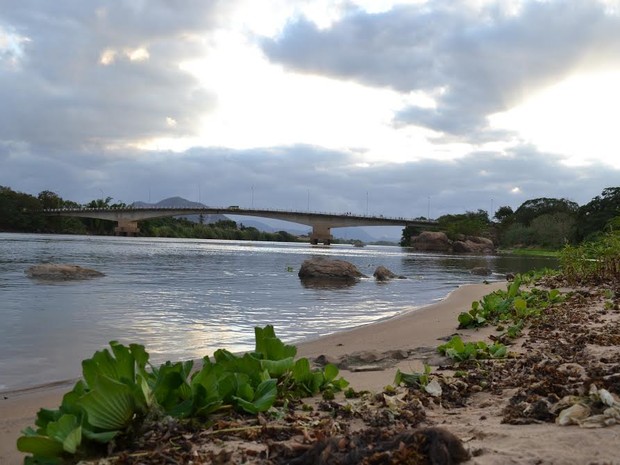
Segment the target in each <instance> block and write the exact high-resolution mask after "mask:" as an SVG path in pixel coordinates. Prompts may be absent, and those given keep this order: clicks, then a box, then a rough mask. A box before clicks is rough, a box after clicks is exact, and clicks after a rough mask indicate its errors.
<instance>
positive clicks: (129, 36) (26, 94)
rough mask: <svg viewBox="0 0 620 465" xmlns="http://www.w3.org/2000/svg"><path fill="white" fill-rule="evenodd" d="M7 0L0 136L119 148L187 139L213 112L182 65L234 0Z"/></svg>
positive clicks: (51, 144)
mask: <svg viewBox="0 0 620 465" xmlns="http://www.w3.org/2000/svg"><path fill="white" fill-rule="evenodd" d="M5 3H7V2H5ZM8 3H11V7H10V8H8V7H7V8H3V10H2V13H0V27H1V29H0V30H4V31H13V32H12V35H11V37H13V38H14V39H13V40H12V42H11V47H8V46H5V47H4V52H3V54H4V56H8V59H10V60H12V63H13V66H12V67H11V68H10V69H5V70H4V72H0V100H1V101H2V102H3V105H2V108H1V109H0V139H2V140H6V141H27V142H28V143H29V144H32V145H36V146H39V147H48V148H58V149H61V148H62V149H65V150H68V149H72V148H74V147H88V146H91V147H94V146H96V147H101V148H105V147H110V146H124V145H126V144H129V143H135V142H136V141H138V142H139V141H142V140H145V139H149V138H152V137H156V136H158V137H180V136H186V135H192V134H194V133H195V132H196V131H197V130H198V125H199V121H200V117H201V116H202V115H203V114H204V113H205V112H207V111H209V110H210V109H211V108H212V106H213V104H214V96H213V95H210V94H208V93H206V92H205V91H204V90H203V89H202V86H201V85H200V84H199V83H198V82H197V81H196V79H195V78H194V77H192V76H191V75H190V74H188V73H187V72H185V71H182V70H181V68H180V67H179V65H180V64H181V63H182V62H183V61H184V60H187V59H191V58H194V57H195V56H200V54H203V53H205V48H204V43H203V39H204V37H206V36H208V34H209V31H210V30H211V29H212V28H214V27H215V24H216V23H217V22H218V21H219V20H220V19H221V17H220V16H221V15H223V14H224V13H225V12H226V9H227V8H229V7H230V5H232V4H234V2H228V3H227V5H228V6H225V5H224V4H225V3H226V2H217V1H215V2H202V1H187V2H167V1H163V0H159V1H149V2H142V1H111V0H107V1H101V2H97V3H92V2H82V1H75V0H74V1H63V2H33V1H29V0H23V1H22V0H20V1H13V2H8ZM7 34H8V33H5V35H7ZM15 38H19V39H20V40H19V41H18V40H17V39H15ZM5 42H8V41H5ZM6 60H7V58H5V59H4V61H6ZM0 69H1V68H0ZM169 119H174V120H175V121H176V123H177V124H175V125H170V124H168V121H169Z"/></svg>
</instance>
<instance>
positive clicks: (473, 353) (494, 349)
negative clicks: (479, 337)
mask: <svg viewBox="0 0 620 465" xmlns="http://www.w3.org/2000/svg"><path fill="white" fill-rule="evenodd" d="M437 350H438V351H439V353H441V354H442V355H446V356H447V357H450V358H451V359H453V360H456V361H457V362H460V361H464V360H476V359H489V358H504V357H506V355H507V354H508V349H507V348H506V346H505V345H504V344H502V343H499V342H494V343H493V344H487V343H486V342H483V341H477V342H463V340H462V339H461V338H460V337H459V336H453V337H452V338H451V339H450V341H448V342H447V343H445V344H442V345H440V346H439V347H437Z"/></svg>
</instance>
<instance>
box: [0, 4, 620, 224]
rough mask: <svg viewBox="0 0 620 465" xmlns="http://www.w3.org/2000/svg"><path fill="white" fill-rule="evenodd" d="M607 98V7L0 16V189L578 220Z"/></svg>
mask: <svg viewBox="0 0 620 465" xmlns="http://www.w3.org/2000/svg"><path fill="white" fill-rule="evenodd" d="M619 82H620V0H607V1H604V0H565V1H555V0H546V1H524V0H523V1H520V0H428V1H424V0H415V1H397V0H349V1H343V0H298V1H290V0H261V1H260V2H258V1H256V0H220V1H216V0H212V1H208V0H149V1H146V0H92V1H83V0H55V1H53V2H50V1H45V0H0V185H2V186H7V187H10V188H12V189H13V190H17V191H20V192H26V193H29V194H33V195H36V194H38V193H39V192H41V191H43V190H51V191H53V192H56V193H57V194H59V195H60V196H61V197H63V198H65V199H68V200H74V201H77V202H80V203H87V202H89V201H90V200H93V199H97V198H105V197H112V198H113V202H125V203H131V202H134V201H146V202H153V203H154V202H157V201H159V200H162V199H164V198H167V197H173V196H180V197H184V198H186V199H189V200H192V201H200V202H202V203H204V204H206V205H209V206H228V205H239V206H241V207H249V208H251V207H254V208H277V209H286V210H301V211H306V210H310V211H321V212H334V213H341V212H352V213H360V214H366V213H367V214H376V215H379V214H382V215H384V216H396V217H406V218H413V217H419V216H424V217H427V216H430V217H431V218H437V217H438V216H441V215H445V214H459V213H465V212H467V211H476V210H479V209H482V210H486V211H489V212H490V213H494V212H495V211H496V210H497V209H498V208H499V207H500V206H510V207H512V208H513V209H516V208H517V207H518V206H519V205H521V204H522V203H523V202H525V201H526V200H529V199H535V198H540V197H551V198H566V199H569V200H572V201H574V202H577V203H578V204H579V205H583V204H586V203H588V202H589V201H590V200H591V199H592V198H593V197H595V196H597V195H599V194H600V193H601V192H602V190H603V189H604V188H606V187H612V186H613V187H615V186H620V137H618V136H617V132H618V131H617V128H618V122H619V121H620V85H618V83H619ZM491 216H492V215H491Z"/></svg>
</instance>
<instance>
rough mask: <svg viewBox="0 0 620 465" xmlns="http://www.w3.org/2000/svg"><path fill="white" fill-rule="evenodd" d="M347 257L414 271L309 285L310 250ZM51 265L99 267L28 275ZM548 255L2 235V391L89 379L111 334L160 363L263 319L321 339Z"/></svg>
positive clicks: (222, 342)
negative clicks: (84, 363)
mask: <svg viewBox="0 0 620 465" xmlns="http://www.w3.org/2000/svg"><path fill="white" fill-rule="evenodd" d="M318 256H327V257H332V258H338V259H343V260H347V261H349V262H351V263H353V264H354V265H355V266H357V268H358V269H359V270H360V271H362V273H364V274H366V275H372V272H373V271H374V270H375V268H376V267H377V266H379V265H383V266H385V267H387V268H388V269H390V270H391V271H393V272H394V273H396V274H397V275H404V276H405V277H406V278H407V279H404V280H393V281H390V282H389V283H387V284H385V283H377V282H376V281H375V280H374V279H373V278H364V279H362V280H360V281H359V282H358V283H356V284H354V285H352V286H344V287H341V286H337V287H333V286H316V285H307V284H306V283H302V282H301V281H300V280H299V278H298V276H297V272H298V271H299V267H300V266H301V263H302V262H303V261H304V260H306V259H308V258H311V257H318ZM42 262H55V263H71V264H77V265H80V266H84V267H88V268H94V269H96V270H98V271H101V272H103V273H105V274H106V276H104V277H102V278H98V279H94V280H88V281H80V282H64V283H49V282H38V281H33V280H30V279H28V278H27V277H26V276H25V273H24V272H25V270H26V269H27V268H28V267H29V266H31V265H35V264H38V263H42ZM553 265H554V262H553V261H549V260H540V259H537V260H532V259H528V258H524V257H463V256H451V255H432V254H421V253H413V252H411V251H409V250H407V249H401V248H399V247H381V246H366V247H363V248H360V247H353V246H350V245H336V246H332V247H311V246H309V245H307V244H285V243H259V242H241V241H238V242H237V241H235V242H228V241H212V240H180V239H153V238H137V239H136V238H122V237H84V236H50V235H22V234H0V292H1V297H2V301H1V304H0V321H1V322H2V323H1V324H0V390H1V389H9V388H15V387H23V386H29V385H34V384H40V383H45V382H51V381H55V380H60V379H66V378H69V377H76V376H78V375H79V370H80V361H81V360H82V359H84V358H86V357H90V356H91V355H92V353H93V352H95V351H96V350H100V349H101V348H103V347H105V346H106V345H107V343H108V341H110V340H119V341H121V342H123V343H130V342H136V343H142V344H145V345H146V347H147V350H148V351H149V352H150V353H151V358H152V360H153V361H154V362H155V363H159V362H161V361H163V360H166V359H188V358H199V357H202V356H204V355H208V354H211V353H213V351H214V350H216V349H219V348H226V349H229V350H231V351H242V350H248V349H252V348H253V342H254V331H253V327H254V326H264V325H267V324H273V325H274V326H275V328H276V332H277V334H278V335H279V336H280V337H281V338H283V339H284V340H286V341H288V342H290V341H296V340H301V339H306V338H315V337H318V336H321V335H324V334H326V333H327V332H334V331H339V330H343V329H347V328H351V327H354V326H357V325H363V324H367V323H371V322H373V321H377V320H380V319H384V318H389V317H391V316H394V315H396V314H398V313H400V312H402V311H405V310H408V309H411V308H415V307H419V306H421V305H425V304H428V303H431V302H433V301H435V300H437V299H440V298H442V297H444V296H445V295H446V294H448V293H449V292H450V291H451V290H453V289H454V288H455V287H456V286H458V285H460V284H463V283H468V282H480V281H481V279H482V278H480V277H479V276H473V275H471V274H470V273H469V270H470V269H471V268H473V267H476V266H485V267H488V268H490V269H492V270H493V272H494V276H493V278H497V279H503V276H504V275H505V274H506V273H507V272H518V271H525V270H527V269H530V268H532V267H543V266H553Z"/></svg>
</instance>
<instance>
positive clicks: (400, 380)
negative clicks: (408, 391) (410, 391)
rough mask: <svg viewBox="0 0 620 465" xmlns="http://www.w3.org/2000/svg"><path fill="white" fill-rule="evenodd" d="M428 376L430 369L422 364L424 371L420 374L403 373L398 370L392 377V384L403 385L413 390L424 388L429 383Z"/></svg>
mask: <svg viewBox="0 0 620 465" xmlns="http://www.w3.org/2000/svg"><path fill="white" fill-rule="evenodd" d="M430 374H431V367H430V365H427V364H426V363H425V364H424V371H423V372H422V373H416V372H413V373H403V372H402V371H400V370H399V369H398V370H396V376H395V377H394V384H395V385H396V386H400V385H401V384H404V385H405V386H409V387H413V388H424V387H425V386H427V385H428V383H429V382H430Z"/></svg>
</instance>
